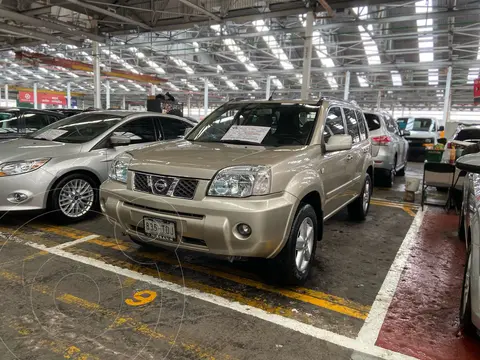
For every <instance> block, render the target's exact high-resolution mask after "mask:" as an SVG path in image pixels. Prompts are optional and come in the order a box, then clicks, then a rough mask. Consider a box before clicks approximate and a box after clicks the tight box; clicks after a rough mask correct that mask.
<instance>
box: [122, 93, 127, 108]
mask: <svg viewBox="0 0 480 360" xmlns="http://www.w3.org/2000/svg"><path fill="white" fill-rule="evenodd" d="M122 110H127V104H126V102H125V95H123V98H122Z"/></svg>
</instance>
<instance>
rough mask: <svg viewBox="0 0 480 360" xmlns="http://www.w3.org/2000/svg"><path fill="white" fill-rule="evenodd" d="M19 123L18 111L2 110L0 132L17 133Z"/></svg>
mask: <svg viewBox="0 0 480 360" xmlns="http://www.w3.org/2000/svg"><path fill="white" fill-rule="evenodd" d="M18 125H19V124H18V117H17V115H16V112H8V111H0V134H5V133H16V132H17V131H18Z"/></svg>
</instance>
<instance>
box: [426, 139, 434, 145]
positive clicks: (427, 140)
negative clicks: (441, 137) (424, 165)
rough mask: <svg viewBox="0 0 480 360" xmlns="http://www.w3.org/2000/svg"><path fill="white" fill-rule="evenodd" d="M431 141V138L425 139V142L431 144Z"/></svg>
mask: <svg viewBox="0 0 480 360" xmlns="http://www.w3.org/2000/svg"><path fill="white" fill-rule="evenodd" d="M431 143H433V139H425V144H431Z"/></svg>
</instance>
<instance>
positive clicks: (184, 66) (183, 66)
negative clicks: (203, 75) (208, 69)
mask: <svg viewBox="0 0 480 360" xmlns="http://www.w3.org/2000/svg"><path fill="white" fill-rule="evenodd" d="M170 60H172V61H173V62H174V63H175V64H177V66H178V67H180V68H181V69H182V70H183V71H185V72H186V73H187V74H190V75H191V74H193V73H195V71H193V69H192V68H191V67H190V66H188V65H187V63H186V62H185V61H183V60H182V59H178V58H176V57H174V56H170Z"/></svg>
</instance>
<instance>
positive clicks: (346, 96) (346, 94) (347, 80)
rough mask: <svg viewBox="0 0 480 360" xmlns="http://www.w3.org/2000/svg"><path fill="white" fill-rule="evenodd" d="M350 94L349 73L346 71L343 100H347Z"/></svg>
mask: <svg viewBox="0 0 480 360" xmlns="http://www.w3.org/2000/svg"><path fill="white" fill-rule="evenodd" d="M349 94H350V71H347V73H346V75H345V90H344V93H343V100H345V101H346V100H348V95H349Z"/></svg>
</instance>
